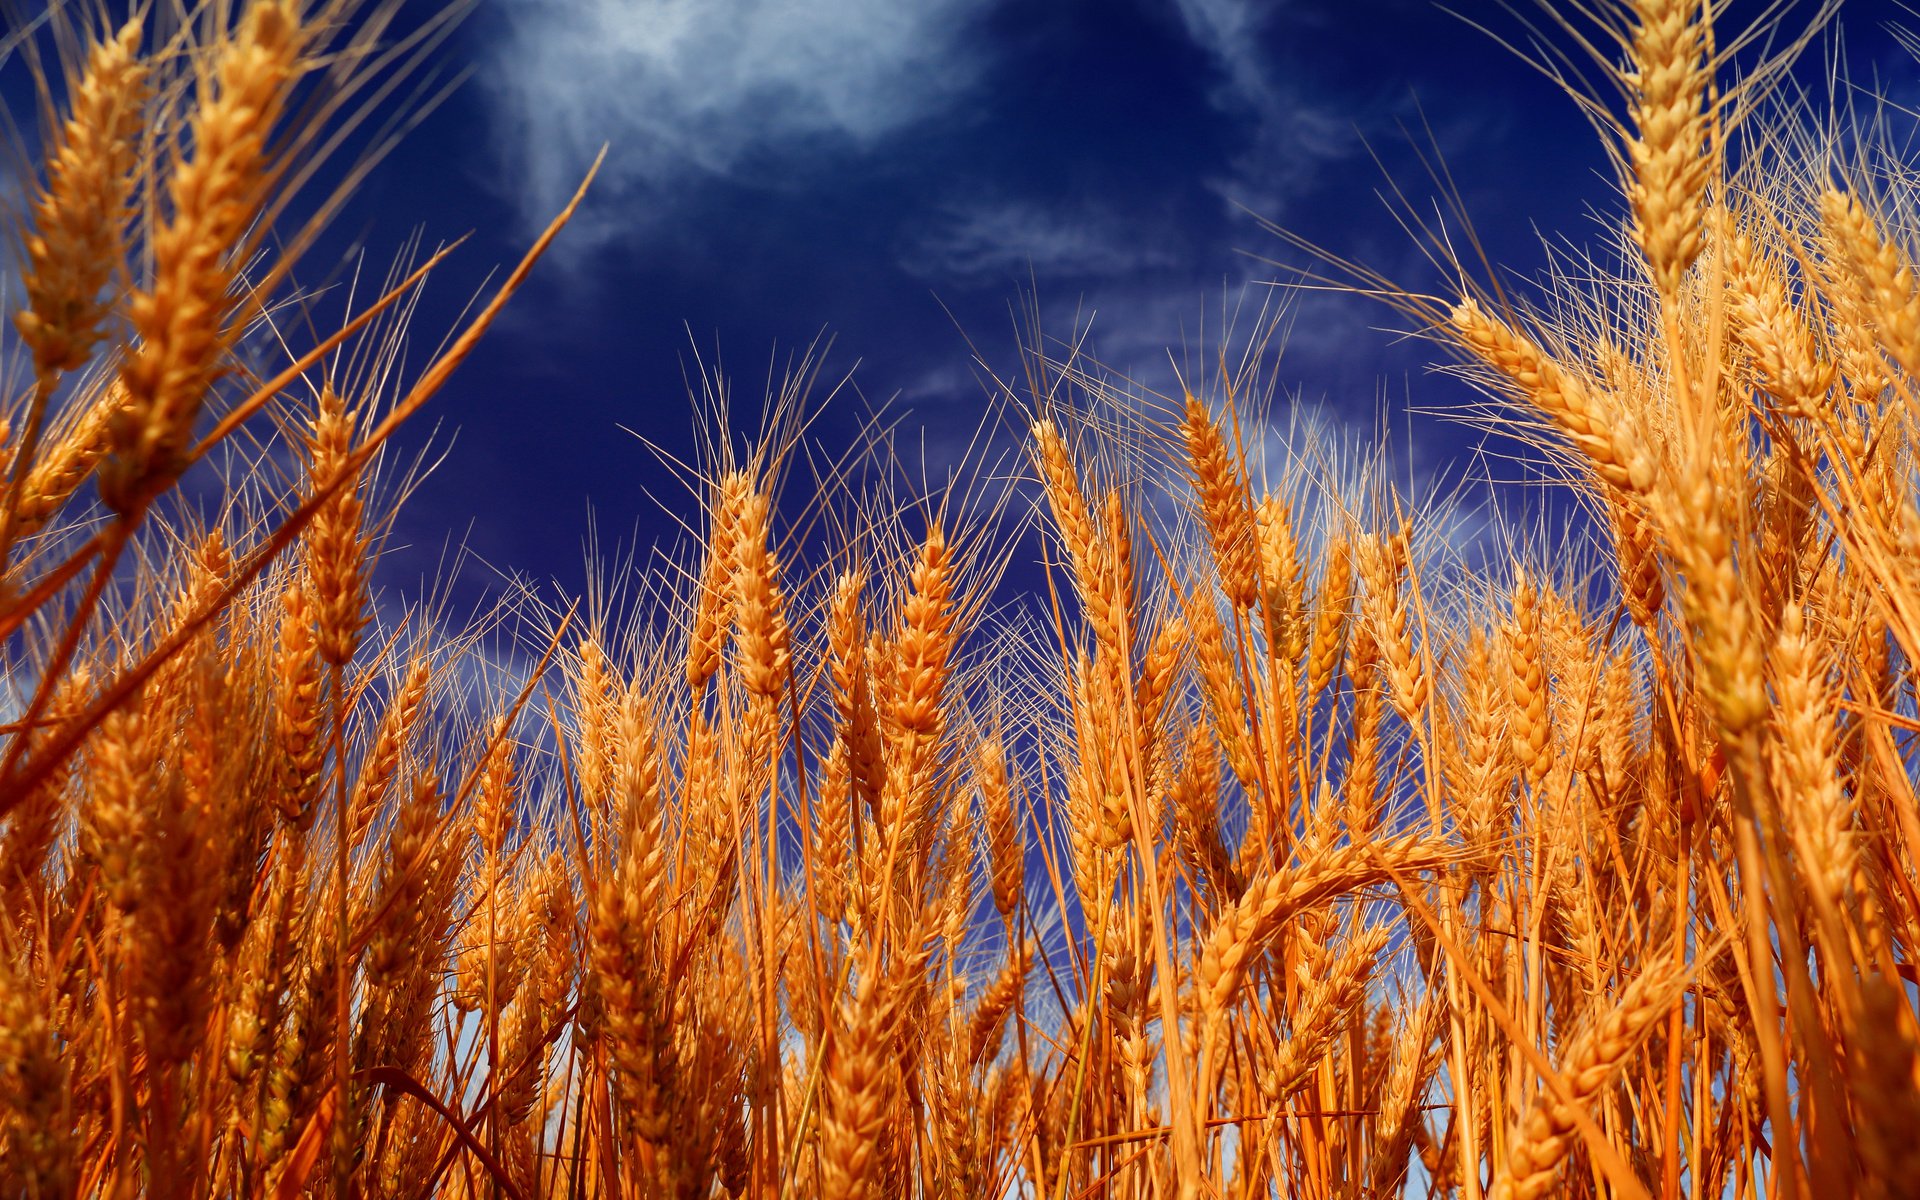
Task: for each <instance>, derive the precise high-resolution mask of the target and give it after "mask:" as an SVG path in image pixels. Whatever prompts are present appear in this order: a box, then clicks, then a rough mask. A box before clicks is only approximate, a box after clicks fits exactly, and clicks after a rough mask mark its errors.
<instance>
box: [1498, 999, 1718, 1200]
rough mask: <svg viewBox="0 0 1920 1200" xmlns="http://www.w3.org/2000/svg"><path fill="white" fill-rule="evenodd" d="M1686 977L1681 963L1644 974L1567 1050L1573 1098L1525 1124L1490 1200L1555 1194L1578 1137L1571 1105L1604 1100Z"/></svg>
mask: <svg viewBox="0 0 1920 1200" xmlns="http://www.w3.org/2000/svg"><path fill="white" fill-rule="evenodd" d="M1686 973H1687V969H1686V965H1685V964H1684V963H1679V962H1667V963H1662V964H1659V965H1658V966H1655V967H1653V968H1650V969H1648V970H1645V971H1643V972H1642V973H1641V974H1640V975H1639V976H1637V977H1636V978H1635V979H1634V980H1633V982H1632V983H1629V984H1628V985H1627V986H1626V987H1625V988H1624V989H1623V990H1622V991H1621V993H1620V998H1619V999H1618V1000H1616V1001H1615V1002H1614V1003H1613V1005H1612V1006H1611V1007H1610V1008H1608V1009H1607V1010H1606V1012H1605V1015H1604V1016H1603V1017H1602V1018H1601V1019H1600V1020H1599V1021H1597V1022H1596V1023H1594V1024H1593V1025H1591V1026H1589V1027H1588V1028H1587V1029H1586V1030H1585V1031H1584V1032H1583V1033H1581V1034H1580V1036H1579V1037H1577V1038H1575V1039H1574V1040H1573V1042H1572V1043H1571V1044H1569V1045H1568V1046H1567V1048H1566V1049H1565V1051H1563V1052H1562V1054H1561V1056H1560V1068H1559V1070H1560V1076H1561V1078H1562V1079H1563V1080H1565V1082H1566V1085H1567V1091H1568V1099H1567V1100H1564V1101H1563V1100H1559V1099H1557V1098H1555V1097H1554V1096H1553V1094H1552V1093H1551V1092H1549V1093H1547V1094H1546V1095H1544V1096H1542V1097H1541V1098H1540V1100H1538V1101H1537V1102H1536V1103H1535V1104H1534V1105H1533V1107H1532V1108H1531V1109H1529V1110H1528V1112H1527V1115H1526V1116H1524V1117H1522V1118H1521V1119H1520V1122H1519V1124H1518V1125H1517V1126H1516V1128H1515V1130H1514V1132H1513V1135H1512V1138H1511V1142H1510V1146H1509V1149H1508V1151H1507V1160H1506V1162H1505V1163H1503V1164H1502V1166H1501V1169H1500V1173H1499V1175H1498V1176H1497V1177H1496V1178H1495V1180H1494V1183H1493V1187H1492V1189H1491V1190H1490V1191H1489V1192H1488V1195H1489V1196H1490V1197H1491V1200H1527V1198H1529V1197H1536V1196H1542V1195H1545V1194H1547V1192H1549V1191H1550V1190H1552V1188H1553V1182H1554V1174H1555V1172H1556V1171H1557V1170H1558V1169H1559V1165H1560V1162H1561V1160H1562V1159H1563V1158H1565V1157H1566V1154H1567V1149H1568V1146H1569V1144H1570V1141H1571V1139H1572V1137H1573V1131H1574V1119H1573V1115H1572V1110H1571V1108H1570V1106H1571V1105H1579V1106H1581V1107H1583V1108H1584V1107H1586V1106H1588V1105H1591V1104H1592V1103H1593V1102H1594V1101H1596V1100H1597V1099H1598V1098H1599V1097H1600V1095H1601V1093H1602V1091H1603V1089H1605V1088H1606V1087H1607V1086H1608V1085H1609V1084H1611V1083H1612V1082H1613V1080H1614V1078H1615V1077H1616V1076H1617V1075H1618V1074H1619V1072H1620V1070H1621V1069H1622V1068H1623V1067H1624V1066H1625V1064H1626V1060H1627V1058H1628V1056H1630V1055H1631V1054H1632V1053H1633V1051H1634V1049H1635V1048H1636V1047H1637V1046H1638V1045H1639V1044H1640V1039H1641V1038H1642V1037H1644V1036H1645V1035H1646V1033H1647V1031H1648V1030H1649V1029H1651V1028H1652V1027H1653V1025H1654V1024H1655V1023H1656V1022H1657V1021H1659V1020H1660V1019H1661V1018H1663V1017H1665V1016H1666V1015H1667V1011H1668V1009H1669V1008H1670V1007H1671V1006H1672V1005H1673V1003H1674V1001H1675V1000H1676V999H1677V998H1678V995H1679V992H1680V988H1681V986H1682V981H1683V979H1684V977H1685V975H1686Z"/></svg>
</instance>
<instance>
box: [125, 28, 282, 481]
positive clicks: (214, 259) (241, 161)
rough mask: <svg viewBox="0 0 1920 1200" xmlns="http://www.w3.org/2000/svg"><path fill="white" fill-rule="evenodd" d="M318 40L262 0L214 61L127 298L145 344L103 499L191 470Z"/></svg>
mask: <svg viewBox="0 0 1920 1200" xmlns="http://www.w3.org/2000/svg"><path fill="white" fill-rule="evenodd" d="M310 37H311V31H310V30H309V29H307V28H306V27H305V25H304V24H303V22H302V19H301V15H300V12H299V9H298V8H297V7H295V6H293V5H291V4H289V3H285V2H284V0H259V2H256V3H253V4H249V5H248V6H247V8H246V11H245V13H244V14H243V15H242V17H241V18H240V25H239V28H238V29H236V30H234V31H233V33H232V34H231V35H230V36H228V37H226V38H224V39H222V40H221V41H220V42H219V43H218V44H217V45H216V47H215V49H214V51H213V61H212V63H211V64H210V65H209V66H207V67H206V68H204V74H203V75H202V76H201V78H200V83H199V88H198V89H197V92H196V96H195V103H194V107H193V112H192V115H191V117H190V118H189V119H188V131H187V136H188V142H189V148H188V150H187V151H186V153H185V155H184V156H183V157H182V158H181V159H180V160H179V161H178V162H177V163H175V165H174V167H173V170H172V175H171V178H170V179H169V181H168V189H167V198H168V211H167V213H166V216H165V219H164V221H163V223H161V224H160V225H159V226H158V227H157V228H156V229H155V230H154V231H153V234H152V237H151V247H150V249H151V253H152V256H153V278H152V282H151V284H150V285H149V286H148V287H146V288H144V289H141V290H137V291H135V292H134V293H133V295H132V296H131V297H130V298H129V299H128V302H127V315H128V319H129V322H130V324H131V325H132V327H133V332H134V334H135V335H136V336H137V338H138V344H137V345H136V346H135V347H134V348H133V349H132V351H131V352H130V354H129V355H128V357H127V359H126V361H125V363H124V364H123V365H122V366H121V369H120V379H121V382H122V383H123V384H124V385H125V387H126V391H127V404H126V407H125V408H123V409H121V410H120V411H119V412H117V413H116V414H115V415H114V421H113V425H112V440H113V453H112V456H111V457H110V458H109V459H108V460H107V461H106V462H105V463H103V464H102V465H101V468H100V494H101V498H102V499H103V500H105V501H106V503H107V505H108V507H110V508H112V509H114V510H116V511H119V512H122V513H128V512H132V511H134V510H135V509H137V508H139V507H141V506H142V505H144V504H145V503H147V501H148V500H149V499H150V498H151V497H153V496H154V495H156V494H157V493H158V492H159V491H161V490H164V489H165V488H166V487H167V486H169V485H170V484H171V482H172V481H173V479H174V478H175V477H177V476H178V475H179V473H180V471H181V470H182V468H183V467H184V465H185V454H186V451H187V447H188V443H189V440H190V438H191V437H192V434H193V423H194V418H195V416H196V415H197V414H198V413H199V411H200V409H201V406H202V405H203V404H204V403H205V402H206V399H207V394H208V391H209V390H210V389H211V388H212V386H213V383H214V380H215V379H216V378H217V377H218V376H219V374H220V372H221V371H222V370H223V369H224V363H223V360H224V358H225V356H226V354H227V351H228V349H229V348H230V347H231V345H232V341H233V339H234V337H235V336H236V335H237V332H238V331H237V330H236V329H235V328H234V327H233V325H232V324H231V322H230V318H231V317H232V315H233V313H234V311H235V309H236V306H237V305H238V304H239V303H240V301H239V298H238V297H237V296H236V294H235V291H234V285H235V280H236V278H237V276H238V273H239V271H240V268H241V265H242V264H241V262H240V260H241V259H242V258H243V257H244V255H245V254H246V252H247V250H248V248H249V247H251V246H253V245H255V244H256V241H257V234H256V233H255V231H254V230H253V224H254V221H255V220H256V218H257V217H258V216H259V214H260V212H261V210H262V209H263V207H264V206H265V204H266V200H267V195H268V192H269V190H270V188H271V187H272V183H273V179H274V174H275V164H274V161H273V159H272V157H271V155H270V153H269V150H268V145H269V138H270V137H271V136H272V134H273V132H274V128H275V126H276V125H277V124H278V123H279V120H280V117H281V114H282V112H283V111H284V110H285V108H286V105H287V102H288V98H289V96H290V95H291V93H292V90H293V87H294V84H295V83H296V82H297V81H298V79H299V77H300V74H301V72H302V70H303V69H304V65H305V64H304V62H303V55H304V52H305V50H306V47H307V44H308V41H309V38H310Z"/></svg>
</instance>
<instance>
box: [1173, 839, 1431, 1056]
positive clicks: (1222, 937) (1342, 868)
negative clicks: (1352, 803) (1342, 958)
mask: <svg viewBox="0 0 1920 1200" xmlns="http://www.w3.org/2000/svg"><path fill="white" fill-rule="evenodd" d="M1450 853H1451V851H1450V849H1449V848H1448V846H1447V844H1446V843H1445V842H1444V841H1442V840H1438V839H1426V838H1414V837H1404V838H1400V839H1396V840H1393V841H1386V842H1377V843H1375V844H1374V845H1373V846H1372V847H1371V848H1367V847H1359V846H1340V847H1336V848H1334V849H1331V850H1329V851H1327V852H1325V853H1324V854H1322V855H1320V856H1318V857H1317V858H1315V859H1313V860H1312V861H1309V862H1306V863H1303V864H1301V865H1300V866H1297V867H1289V868H1286V869H1284V870H1281V871H1277V872H1274V873H1272V874H1270V875H1267V876H1266V877H1264V878H1262V879H1259V880H1256V881H1254V882H1253V883H1250V884H1248V885H1247V892H1246V895H1244V896H1242V897H1241V898H1240V901H1239V903H1238V904H1236V905H1234V906H1233V908H1231V909H1229V910H1228V911H1226V912H1224V913H1222V914H1221V917H1220V921H1219V923H1218V924H1217V925H1215V927H1214V930H1213V932H1212V933H1211V934H1209V935H1208V937H1207V939H1206V943H1205V946H1204V948H1203V949H1202V950H1201V953H1200V957H1199V961H1198V964H1197V966H1196V968H1195V981H1196V983H1197V985H1198V987H1199V1002H1200V1011H1201V1012H1202V1013H1204V1014H1205V1015H1206V1016H1207V1017H1208V1019H1210V1020H1215V1021H1218V1020H1221V1019H1223V1018H1224V1016H1225V1014H1226V1010H1227V1008H1228V1007H1229V1006H1230V1005H1232V1003H1233V1002H1234V999H1235V998H1236V996H1238V994H1239V991H1240V988H1241V987H1242V985H1244V983H1245V982H1246V977H1247V970H1248V968H1249V966H1250V964H1251V961H1252V959H1253V958H1254V957H1255V956H1256V955H1258V954H1259V953H1261V952H1262V951H1263V950H1264V949H1265V947H1266V944H1267V942H1268V941H1269V939H1271V938H1272V937H1273V936H1274V934H1275V933H1276V932H1277V931H1278V930H1279V928H1280V926H1281V925H1282V924H1284V923H1285V922H1286V921H1287V920H1289V919H1290V918H1291V917H1292V916H1293V915H1294V914H1296V913H1298V912H1300V911H1301V910H1302V909H1303V908H1307V907H1309V906H1312V905H1315V904H1319V903H1321V902H1323V901H1325V900H1327V899H1329V898H1331V897H1333V896H1337V895H1339V894H1341V893H1343V892H1351V891H1353V890H1355V889H1357V888H1362V887H1366V886H1367V885H1369V884H1372V883H1376V882H1379V881H1381V880H1383V879H1386V878H1388V877H1389V875H1388V871H1387V868H1386V867H1384V866H1381V865H1380V864H1381V863H1383V862H1384V863H1386V864H1388V865H1389V866H1391V867H1392V868H1393V870H1396V871H1400V872H1403V873H1404V872H1409V871H1421V870H1427V869H1430V868H1432V867H1435V866H1438V865H1440V864H1441V863H1443V862H1445V861H1447V858H1448V857H1449V855H1450Z"/></svg>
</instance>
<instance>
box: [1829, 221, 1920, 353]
mask: <svg viewBox="0 0 1920 1200" xmlns="http://www.w3.org/2000/svg"><path fill="white" fill-rule="evenodd" d="M1820 221H1821V225H1822V227H1823V229H1824V231H1825V233H1826V236H1827V241H1828V245H1830V246H1831V247H1833V248H1835V249H1836V250H1837V251H1839V253H1840V254H1841V255H1842V256H1843V260H1844V263H1845V266H1846V269H1848V270H1850V271H1851V272H1852V273H1853V275H1854V278H1855V279H1856V280H1857V282H1858V286H1859V287H1860V290H1861V292H1862V294H1864V296H1865V297H1866V299H1867V302H1868V304H1869V305H1870V306H1871V314H1870V315H1871V318H1872V328H1873V331H1874V333H1875V334H1876V335H1877V336H1878V338H1879V340H1880V344H1881V345H1882V346H1883V347H1885V348H1886V351H1887V353H1888V354H1889V355H1890V356H1891V357H1892V358H1893V360H1894V361H1895V362H1896V363H1899V364H1900V367H1901V369H1902V370H1904V371H1906V372H1907V373H1908V374H1913V373H1914V372H1916V371H1920V305H1916V303H1915V297H1914V279H1913V270H1912V268H1910V267H1909V266H1908V265H1907V263H1906V261H1905V259H1904V257H1903V256H1902V255H1901V253H1900V250H1899V248H1898V247H1897V246H1895V245H1894V244H1893V243H1892V242H1890V241H1888V240H1887V239H1886V238H1885V237H1883V236H1882V234H1881V232H1880V228H1879V226H1878V225H1877V224H1876V223H1875V221H1874V219H1873V216H1872V214H1870V213H1869V212H1868V211H1867V209H1866V208H1865V206H1863V205H1862V204H1861V203H1860V202H1859V201H1858V200H1856V199H1855V198H1854V197H1852V196H1849V195H1847V194H1846V193H1844V192H1837V191H1828V192H1826V193H1824V194H1822V195H1821V197H1820Z"/></svg>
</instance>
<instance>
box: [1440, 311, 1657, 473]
mask: <svg viewBox="0 0 1920 1200" xmlns="http://www.w3.org/2000/svg"><path fill="white" fill-rule="evenodd" d="M1452 327H1453V333H1454V335H1455V336H1456V337H1458V338H1459V339H1460V343H1461V345H1463V346H1465V347H1466V348H1467V349H1468V350H1469V351H1471V352H1472V353H1473V354H1474V356H1475V357H1477V358H1479V359H1480V360H1481V361H1482V362H1485V363H1486V364H1487V365H1488V366H1490V367H1492V368H1493V369H1494V370H1495V371H1497V372H1499V373H1500V374H1501V375H1502V376H1504V377H1505V378H1506V379H1507V380H1509V381H1510V383H1511V385H1512V386H1513V387H1514V388H1516V389H1518V391H1519V392H1520V395H1521V396H1522V397H1523V398H1525V399H1526V400H1528V401H1529V402H1531V403H1532V404H1534V405H1535V406H1536V407H1538V408H1539V409H1540V411H1542V412H1544V413H1545V414H1547V416H1549V417H1551V418H1552V419H1553V421H1554V423H1555V424H1556V425H1558V426H1559V427H1560V429H1561V430H1562V431H1563V432H1565V433H1566V435H1567V437H1568V438H1569V439H1570V440H1571V441H1572V442H1573V444H1574V448H1575V449H1577V450H1579V451H1580V453H1581V454H1583V455H1585V456H1586V459H1587V461H1588V462H1590V463H1591V464H1592V465H1593V469H1594V471H1595V472H1596V473H1597V474H1599V476H1600V477H1601V478H1602V479H1604V480H1606V481H1607V482H1608V483H1610V484H1612V485H1613V486H1614V487H1617V488H1619V489H1621V490H1622V491H1625V492H1631V493H1644V492H1646V491H1647V490H1648V489H1649V488H1651V487H1652V486H1653V483H1654V479H1655V468H1654V459H1653V458H1652V456H1651V454H1650V453H1649V452H1648V451H1647V449H1646V447H1645V446H1644V445H1643V444H1642V442H1641V439H1640V435H1639V433H1638V432H1637V431H1636V430H1635V429H1633V427H1632V425H1631V423H1630V421H1629V420H1628V418H1627V416H1626V414H1623V413H1621V412H1619V411H1616V410H1613V409H1610V408H1609V407H1608V406H1607V405H1606V404H1604V403H1603V402H1602V401H1601V399H1600V398H1599V397H1597V396H1596V395H1594V394H1593V393H1592V392H1591V391H1589V390H1588V389H1587V388H1586V387H1585V386H1583V385H1582V384H1581V383H1580V381H1579V380H1577V379H1576V378H1575V377H1573V376H1572V375H1569V374H1568V373H1567V371H1566V370H1565V369H1564V368H1563V367H1561V366H1560V364H1558V363H1556V362H1554V361H1553V360H1552V359H1551V358H1549V357H1547V356H1546V355H1545V354H1544V353H1542V352H1541V350H1540V349H1539V347H1537V346H1535V345H1534V344H1533V343H1532V342H1531V341H1529V340H1527V339H1526V338H1525V337H1524V336H1522V335H1521V334H1519V333H1517V332H1516V331H1514V330H1513V329H1511V328H1509V327H1508V326H1507V325H1506V324H1504V323H1503V322H1501V321H1500V320H1499V319H1498V318H1496V317H1494V316H1493V315H1491V314H1490V313H1488V312H1486V310H1484V309H1482V308H1481V307H1480V305H1479V304H1478V303H1477V302H1475V301H1473V300H1467V301H1465V302H1463V303H1461V304H1459V305H1456V306H1455V307H1454V310H1453V314H1452Z"/></svg>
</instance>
